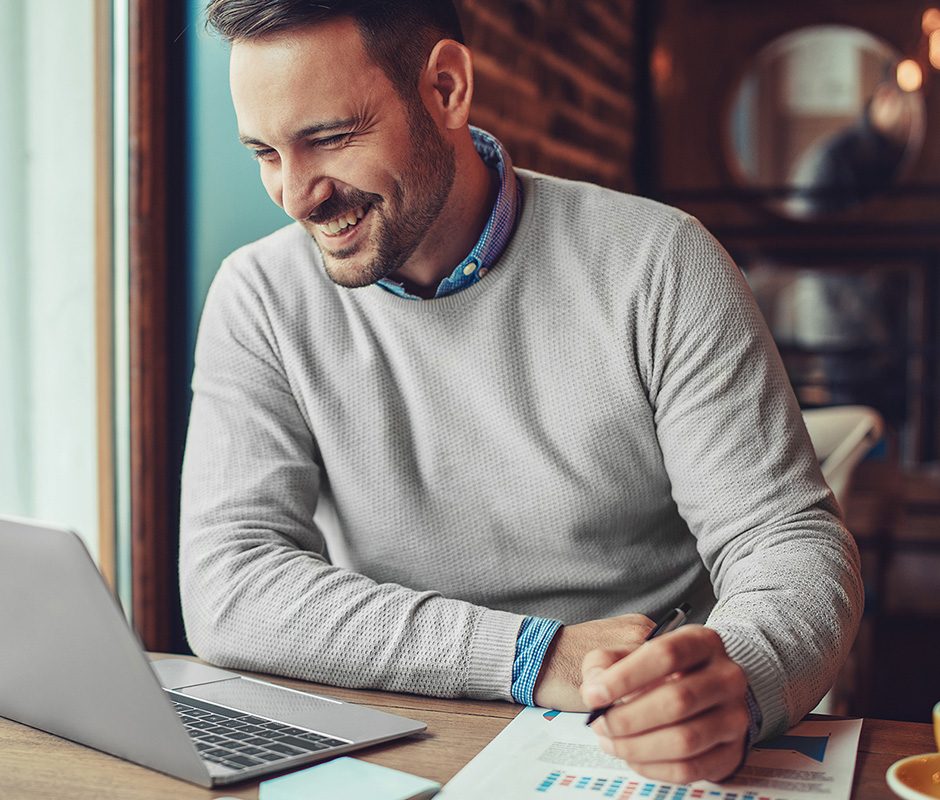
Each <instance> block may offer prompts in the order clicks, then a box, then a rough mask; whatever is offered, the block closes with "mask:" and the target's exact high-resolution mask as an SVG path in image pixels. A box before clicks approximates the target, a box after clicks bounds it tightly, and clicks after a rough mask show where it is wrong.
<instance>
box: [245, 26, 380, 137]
mask: <svg viewBox="0 0 940 800" xmlns="http://www.w3.org/2000/svg"><path fill="white" fill-rule="evenodd" d="M229 77H230V83H231V89H232V101H233V103H234V105H235V113H236V115H237V117H238V124H239V129H240V130H241V131H242V133H244V134H249V135H256V136H257V135H260V136H261V137H264V138H265V140H266V141H267V140H268V139H271V138H276V137H280V136H286V135H287V134H288V133H289V132H290V131H291V130H294V129H296V128H297V127H304V126H307V125H310V124H313V123H315V122H318V121H321V120H328V119H339V118H347V117H350V116H354V115H355V114H359V113H362V111H363V108H362V107H363V105H364V104H368V102H369V101H370V98H374V97H375V96H376V95H377V93H382V94H384V93H386V92H390V91H393V89H392V85H391V81H390V80H389V79H388V77H387V76H386V75H385V73H384V72H383V71H382V69H381V68H380V67H379V66H378V65H377V64H375V62H374V61H372V59H371V58H370V57H369V56H368V54H367V53H366V50H365V46H364V44H363V42H362V37H361V36H360V35H359V30H358V28H357V27H356V24H355V22H354V21H353V20H352V19H351V18H346V17H341V18H338V19H335V20H329V21H327V22H323V23H318V24H317V25H312V26H308V27H305V28H300V29H297V30H293V31H288V32H286V33H283V34H278V35H276V36H271V37H265V38H262V39H251V40H244V41H236V42H234V43H233V44H232V55H231V61H230V71H229Z"/></svg>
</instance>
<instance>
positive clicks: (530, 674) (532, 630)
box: [510, 617, 561, 706]
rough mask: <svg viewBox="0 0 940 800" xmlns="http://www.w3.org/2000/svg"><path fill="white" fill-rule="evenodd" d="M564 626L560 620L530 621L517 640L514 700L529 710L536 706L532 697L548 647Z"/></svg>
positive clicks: (521, 628)
mask: <svg viewBox="0 0 940 800" xmlns="http://www.w3.org/2000/svg"><path fill="white" fill-rule="evenodd" d="M560 627H561V622H559V621H558V620H557V619H542V618H541V617H526V618H525V619H524V620H523V621H522V625H520V626H519V635H518V636H517V637H516V657H515V659H514V660H513V662H512V687H511V689H510V691H511V692H512V698H513V700H515V701H516V702H517V703H522V705H525V706H534V705H535V701H534V700H533V699H532V694H533V692H534V691H535V682H536V681H537V680H538V677H539V671H540V670H541V669H542V661H543V660H544V659H545V653H546V652H547V651H548V646H549V645H550V644H551V643H552V639H554V638H555V634H556V633H558V629H559V628H560Z"/></svg>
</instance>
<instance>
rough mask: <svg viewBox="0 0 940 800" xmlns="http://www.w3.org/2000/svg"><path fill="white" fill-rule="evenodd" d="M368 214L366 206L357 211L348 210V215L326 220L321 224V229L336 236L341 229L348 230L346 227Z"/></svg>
mask: <svg viewBox="0 0 940 800" xmlns="http://www.w3.org/2000/svg"><path fill="white" fill-rule="evenodd" d="M365 215H366V206H362V207H361V208H357V209H356V210H355V211H348V212H347V213H346V216H344V217H339V218H338V219H334V220H330V221H329V222H324V223H323V224H322V225H320V226H319V228H320V230H321V231H323V232H324V233H328V234H330V235H332V236H335V235H336V234H337V233H339V232H340V231H343V230H346V228H348V227H350V226H351V225H355V224H357V223H358V222H359V220H361V219H362V218H363V217H364V216H365Z"/></svg>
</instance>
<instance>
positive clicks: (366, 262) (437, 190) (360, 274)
mask: <svg viewBox="0 0 940 800" xmlns="http://www.w3.org/2000/svg"><path fill="white" fill-rule="evenodd" d="M408 119H409V122H410V124H411V128H412V131H413V137H412V146H411V152H410V154H409V158H408V161H407V163H406V166H405V170H404V175H405V178H403V179H402V180H401V181H395V184H394V186H393V187H392V190H391V195H390V196H389V197H383V196H382V195H379V194H373V193H371V192H363V191H361V190H359V189H355V188H350V189H348V190H342V191H337V192H335V193H334V194H333V195H332V196H331V197H330V198H329V199H328V200H326V201H324V203H323V204H322V205H321V206H319V207H318V208H317V210H316V212H315V213H314V214H312V215H311V216H310V217H308V219H307V220H305V221H304V226H305V227H306V228H307V232H308V233H310V235H311V237H312V236H313V233H312V231H311V227H312V226H313V225H315V224H317V223H323V222H327V221H329V220H331V219H336V218H337V217H341V216H342V215H343V214H345V213H347V212H350V211H354V210H355V209H358V208H362V207H363V206H368V207H369V211H368V213H369V215H370V216H372V220H371V224H372V231H371V233H370V236H369V239H368V241H367V243H365V244H364V245H363V244H355V245H353V246H350V247H347V248H340V249H337V250H328V249H326V248H325V247H324V246H323V245H321V244H320V243H319V242H317V241H316V239H314V243H315V244H316V245H317V247H318V248H319V249H320V252H321V254H322V255H323V264H324V267H325V269H326V274H327V275H328V276H329V278H330V280H332V281H333V282H334V283H336V284H337V285H339V286H343V287H345V288H347V289H357V288H359V287H362V286H369V285H371V284H373V283H375V282H376V281H379V280H381V279H382V278H385V277H387V276H388V275H391V274H392V273H393V272H396V271H397V270H399V269H401V268H402V267H403V266H404V265H405V264H406V263H407V261H408V259H409V258H411V256H412V255H413V254H414V252H415V250H417V249H418V246H419V245H420V244H421V242H422V241H423V240H424V237H425V236H426V235H427V232H428V230H429V229H430V228H431V226H432V225H433V224H434V222H435V220H436V219H437V218H438V216H439V215H440V212H441V209H442V208H443V207H444V204H445V203H446V202H447V198H448V196H449V195H450V190H451V187H452V186H453V184H454V177H455V175H456V171H457V168H456V156H455V154H454V148H453V146H452V145H451V144H450V143H449V142H447V140H446V139H445V138H444V136H443V135H442V134H441V132H440V131H439V130H438V129H437V126H436V125H435V123H434V120H433V119H432V117H431V115H430V114H429V113H428V110H427V109H426V108H425V107H424V104H423V103H422V102H421V100H420V98H414V99H413V100H412V101H410V102H409V103H408ZM360 224H361V223H360ZM363 250H367V251H371V252H372V253H373V254H374V255H373V256H372V257H371V258H369V257H368V256H365V255H359V254H360V253H362V251H363ZM357 256H358V257H357Z"/></svg>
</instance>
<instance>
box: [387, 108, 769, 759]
mask: <svg viewBox="0 0 940 800" xmlns="http://www.w3.org/2000/svg"><path fill="white" fill-rule="evenodd" d="M470 135H471V136H472V137H473V144H474V145H475V146H476V149H477V152H478V153H479V154H480V158H482V159H483V162H484V163H485V164H486V165H487V166H488V167H489V168H490V169H494V170H496V172H497V173H498V175H499V193H498V194H497V196H496V203H495V205H494V206H493V210H492V212H490V216H489V219H488V220H487V222H486V227H484V229H483V233H482V234H481V236H480V238H479V240H478V241H477V243H476V244H475V245H474V247H473V249H472V250H471V251H470V252H469V253H468V254H467V257H466V258H464V260H463V261H461V262H460V263H459V264H458V265H457V266H456V267H455V268H454V270H453V271H452V272H451V273H450V275H448V276H447V277H446V278H444V280H442V281H441V282H440V283H439V284H438V287H437V291H436V292H435V294H434V297H445V296H446V295H449V294H453V293H454V292H459V291H460V290H461V289H466V288H467V287H468V286H472V285H473V284H475V283H477V282H478V281H480V280H482V279H483V278H484V277H486V273H487V272H489V270H490V269H491V268H492V266H493V265H494V264H495V263H496V262H497V261H498V260H499V257H500V256H501V255H502V254H503V251H504V250H505V249H506V245H507V244H509V239H510V238H511V237H512V233H513V231H514V230H515V227H516V223H517V222H518V220H519V214H520V211H521V210H522V184H521V182H520V181H519V179H518V178H517V177H516V174H515V172H513V168H512V160H511V159H510V158H509V153H507V152H506V150H505V148H504V147H503V146H502V144H500V142H499V140H498V139H497V138H496V137H495V136H492V135H491V134H489V133H487V132H486V131H484V130H481V129H480V128H475V127H473V126H471V127H470ZM378 284H379V286H381V287H382V288H384V289H387V290H388V291H390V292H392V293H394V294H397V295H398V296H399V297H404V298H406V299H408V300H420V299H421V298H420V297H418V296H417V295H413V294H411V293H409V292H408V291H407V290H406V289H405V288H404V286H402V285H401V284H400V283H397V282H395V281H393V280H390V279H388V278H383V279H382V280H380V281H379V282H378ZM560 627H561V622H560V621H559V620H557V619H544V618H542V617H526V618H525V619H524V620H523V622H522V625H521V626H519V633H518V635H517V637H516V655H515V659H514V660H513V664H512V686H511V691H512V696H513V699H514V700H515V701H516V702H517V703H522V704H523V705H527V706H532V705H535V701H534V699H533V696H532V695H533V692H534V690H535V682H536V680H537V679H538V676H539V670H541V668H542V662H543V661H544V660H545V653H546V652H547V651H548V647H549V645H550V644H551V643H552V640H553V639H554V638H555V634H556V633H558V629H559V628H560ZM747 705H748V711H749V713H750V728H749V730H748V749H750V744H751V743H753V741H754V739H755V738H756V736H757V732H758V731H759V730H760V726H761V720H762V715H761V711H760V708H759V707H758V705H757V701H756V700H755V699H754V694H753V692H751V689H750V687H748V690H747Z"/></svg>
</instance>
